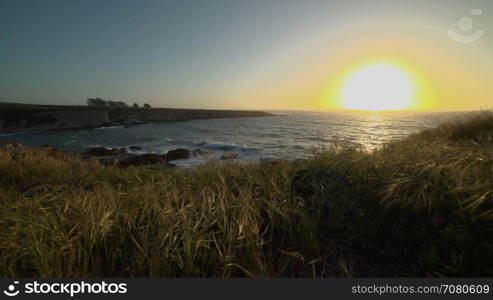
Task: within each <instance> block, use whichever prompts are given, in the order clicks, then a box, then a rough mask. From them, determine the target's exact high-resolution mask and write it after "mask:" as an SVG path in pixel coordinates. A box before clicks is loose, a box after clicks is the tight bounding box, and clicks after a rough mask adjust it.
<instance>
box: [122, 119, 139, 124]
mask: <svg viewBox="0 0 493 300" xmlns="http://www.w3.org/2000/svg"><path fill="white" fill-rule="evenodd" d="M122 124H123V125H125V126H133V125H141V124H142V121H140V120H137V119H127V120H125V121H123V122H122Z"/></svg>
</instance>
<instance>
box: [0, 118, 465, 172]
mask: <svg viewBox="0 0 493 300" xmlns="http://www.w3.org/2000/svg"><path fill="white" fill-rule="evenodd" d="M272 113H274V114H276V115H275V116H273V117H260V118H238V119H211V120H192V121H186V122H172V123H156V124H144V125H141V126H135V127H123V126H114V127H106V128H97V129H90V130H69V131H49V132H38V133H24V134H6V135H0V142H13V141H15V142H20V143H22V144H24V145H26V146H37V147H38V146H42V145H45V144H50V145H52V146H54V147H57V148H62V149H78V148H86V147H92V146H105V147H130V146H140V147H142V151H137V152H135V153H166V152H167V151H168V150H171V149H176V148H186V149H189V150H194V149H201V150H205V151H207V152H208V155H205V156H197V157H195V156H194V157H192V158H191V159H188V160H181V161H175V162H174V163H176V164H177V165H178V166H193V165H198V164H202V163H205V162H206V161H207V160H209V159H217V158H219V157H221V156H222V155H223V154H224V153H235V154H237V155H238V156H239V158H238V159H239V160H240V161H246V162H247V161H268V160H272V159H276V158H280V157H283V158H288V159H295V158H304V157H309V156H310V155H312V153H313V150H317V149H321V148H323V147H327V146H328V145H329V144H330V143H331V142H332V141H334V140H338V141H344V142H347V143H354V144H359V145H362V146H364V147H365V148H367V149H368V150H370V151H371V150H373V149H375V148H378V147H379V146H380V145H381V144H382V143H384V142H386V141H390V140H393V139H400V138H404V137H406V136H408V135H409V134H411V133H413V132H417V131H420V130H422V129H425V128H430V127H434V126H437V125H438V124H440V123H442V122H445V121H447V120H452V119H457V118H461V117H462V116H464V115H466V114H465V113H457V112H454V113H450V112H449V113H445V112H440V113H437V112H433V113H431V112H419V113H416V112H414V113H411V112H394V113H388V112H385V113H381V112H380V113H379V112H320V111H318V112H306V111H272Z"/></svg>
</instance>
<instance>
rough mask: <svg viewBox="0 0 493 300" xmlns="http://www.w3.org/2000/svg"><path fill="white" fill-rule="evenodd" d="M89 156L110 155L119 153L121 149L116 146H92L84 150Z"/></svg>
mask: <svg viewBox="0 0 493 300" xmlns="http://www.w3.org/2000/svg"><path fill="white" fill-rule="evenodd" d="M86 154H87V155H89V156H111V155H120V154H121V150H120V149H118V148H106V147H92V148H89V149H88V150H87V151H86Z"/></svg>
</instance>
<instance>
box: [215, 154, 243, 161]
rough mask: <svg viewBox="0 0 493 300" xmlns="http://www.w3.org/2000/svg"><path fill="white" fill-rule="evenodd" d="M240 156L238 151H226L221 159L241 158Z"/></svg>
mask: <svg viewBox="0 0 493 300" xmlns="http://www.w3.org/2000/svg"><path fill="white" fill-rule="evenodd" d="M239 157H240V156H239V155H238V154H236V153H230V152H228V153H224V154H223V155H222V156H221V157H220V158H219V159H222V160H226V159H236V158H239Z"/></svg>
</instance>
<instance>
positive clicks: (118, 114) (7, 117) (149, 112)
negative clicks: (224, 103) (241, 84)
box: [0, 103, 272, 132]
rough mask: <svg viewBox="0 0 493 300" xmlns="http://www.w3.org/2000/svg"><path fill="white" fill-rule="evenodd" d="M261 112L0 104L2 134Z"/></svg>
mask: <svg viewBox="0 0 493 300" xmlns="http://www.w3.org/2000/svg"><path fill="white" fill-rule="evenodd" d="M271 115H272V114H269V113H265V112H260V111H237V110H203V109H172V108H130V107H113V108H110V107H86V106H49V105H43V106H36V105H7V104H6V103H0V132H17V131H31V130H53V129H59V130H62V129H83V128H96V127H100V126H104V125H108V124H111V123H133V124H135V123H140V122H142V123H150V122H176V121H188V120H193V119H214V118H241V117H265V116H271Z"/></svg>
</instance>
